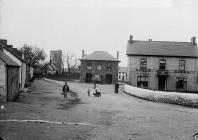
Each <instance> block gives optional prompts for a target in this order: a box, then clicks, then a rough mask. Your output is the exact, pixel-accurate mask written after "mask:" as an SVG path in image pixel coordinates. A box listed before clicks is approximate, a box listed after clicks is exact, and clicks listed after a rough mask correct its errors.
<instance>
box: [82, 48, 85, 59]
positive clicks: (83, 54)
mask: <svg viewBox="0 0 198 140" xmlns="http://www.w3.org/2000/svg"><path fill="white" fill-rule="evenodd" d="M84 56H85V50H82V58H83V57H84Z"/></svg>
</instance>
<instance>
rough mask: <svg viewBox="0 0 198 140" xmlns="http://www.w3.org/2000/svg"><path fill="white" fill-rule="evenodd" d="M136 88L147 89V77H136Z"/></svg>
mask: <svg viewBox="0 0 198 140" xmlns="http://www.w3.org/2000/svg"><path fill="white" fill-rule="evenodd" d="M137 87H141V88H148V76H138V77H137Z"/></svg>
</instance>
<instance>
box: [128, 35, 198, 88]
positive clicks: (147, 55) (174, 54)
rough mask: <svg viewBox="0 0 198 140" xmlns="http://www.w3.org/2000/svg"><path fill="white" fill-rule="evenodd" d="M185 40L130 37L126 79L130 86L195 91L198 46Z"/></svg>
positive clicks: (197, 84) (197, 78) (192, 41)
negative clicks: (143, 39)
mask: <svg viewBox="0 0 198 140" xmlns="http://www.w3.org/2000/svg"><path fill="white" fill-rule="evenodd" d="M195 39H196V38H195V37H192V38H191V41H189V42H173V41H152V40H151V39H149V40H148V41H141V40H134V39H133V36H130V39H129V41H128V45H127V51H126V54H127V57H128V80H129V82H130V83H131V85H133V86H137V87H142V88H149V89H154V90H166V91H182V92H184V91H192V92H194V91H198V47H197V43H196V40H195Z"/></svg>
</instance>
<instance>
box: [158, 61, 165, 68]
mask: <svg viewBox="0 0 198 140" xmlns="http://www.w3.org/2000/svg"><path fill="white" fill-rule="evenodd" d="M159 69H160V70H165V69H166V60H165V59H160V63H159Z"/></svg>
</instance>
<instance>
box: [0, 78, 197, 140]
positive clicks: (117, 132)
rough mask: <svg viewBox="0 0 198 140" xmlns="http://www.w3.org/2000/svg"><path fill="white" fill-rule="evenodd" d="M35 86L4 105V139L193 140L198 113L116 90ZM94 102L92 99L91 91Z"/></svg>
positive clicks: (0, 112)
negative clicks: (64, 92)
mask: <svg viewBox="0 0 198 140" xmlns="http://www.w3.org/2000/svg"><path fill="white" fill-rule="evenodd" d="M63 84H64V83H63V82H58V81H53V80H46V79H45V80H35V81H34V83H33V84H32V86H31V92H30V93H20V97H19V99H18V100H17V101H16V102H8V103H0V105H1V106H3V107H1V109H0V136H1V137H2V138H4V139H6V140H193V139H194V138H193V135H194V134H195V133H197V132H198V110H197V109H194V108H189V107H184V106H178V105H171V104H164V103H156V102H151V101H145V100H142V99H139V98H135V97H133V96H130V95H128V94H125V93H124V92H122V89H123V87H120V90H119V93H118V94H115V93H114V92H113V91H114V86H113V85H97V86H98V88H99V90H100V91H101V92H102V97H99V98H98V97H94V96H93V85H92V84H84V83H78V82H68V85H69V87H70V89H71V90H72V92H70V93H68V98H63V95H61V90H62V85H63ZM88 88H89V89H90V90H91V96H90V97H89V96H88V95H87V89H88Z"/></svg>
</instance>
